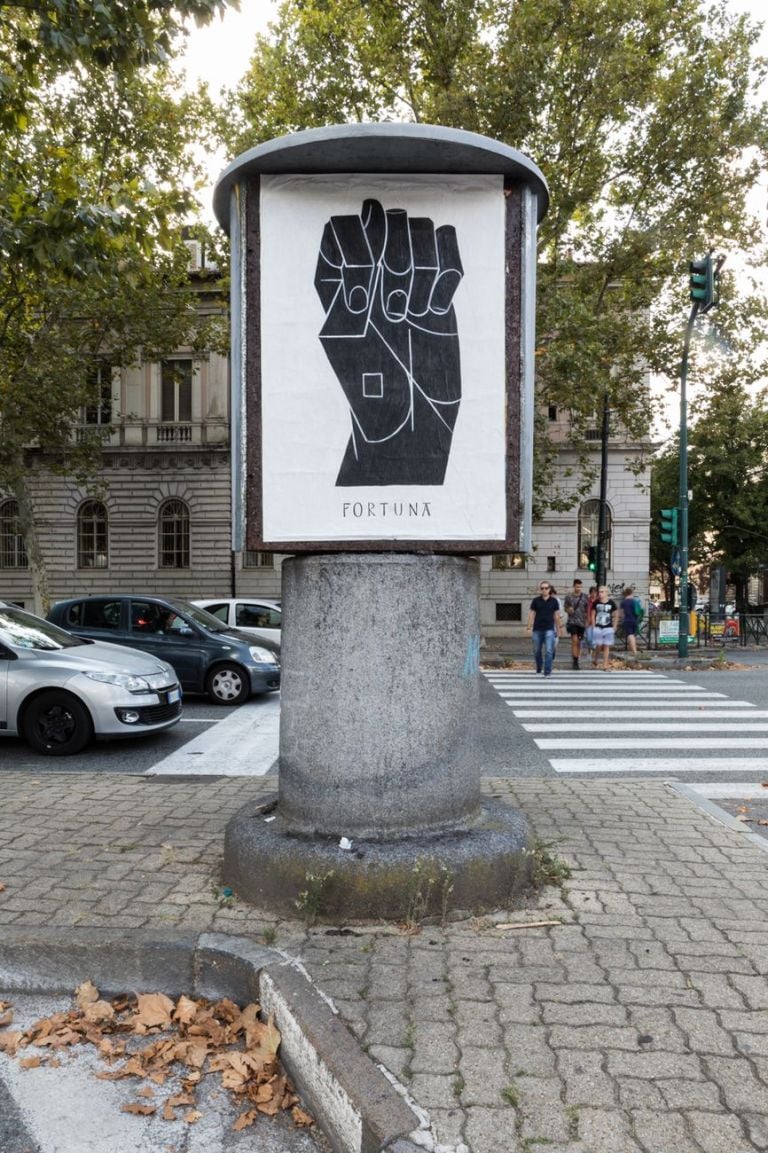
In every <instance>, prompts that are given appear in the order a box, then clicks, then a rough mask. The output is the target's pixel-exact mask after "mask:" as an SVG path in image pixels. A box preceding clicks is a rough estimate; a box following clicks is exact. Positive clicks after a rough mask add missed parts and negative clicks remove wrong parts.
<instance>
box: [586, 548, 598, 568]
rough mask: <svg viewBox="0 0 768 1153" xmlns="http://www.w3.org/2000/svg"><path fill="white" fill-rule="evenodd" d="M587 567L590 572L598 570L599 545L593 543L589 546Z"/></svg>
mask: <svg viewBox="0 0 768 1153" xmlns="http://www.w3.org/2000/svg"><path fill="white" fill-rule="evenodd" d="M587 568H588V569H589V571H590V572H595V571H596V570H597V545H596V544H591V545H588V547H587Z"/></svg>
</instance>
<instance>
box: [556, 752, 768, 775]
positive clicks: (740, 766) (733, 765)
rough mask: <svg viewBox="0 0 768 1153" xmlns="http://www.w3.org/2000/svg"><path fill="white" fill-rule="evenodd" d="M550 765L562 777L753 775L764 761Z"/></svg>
mask: <svg viewBox="0 0 768 1153" xmlns="http://www.w3.org/2000/svg"><path fill="white" fill-rule="evenodd" d="M549 763H550V765H551V766H552V768H553V769H554V770H555V772H558V773H666V774H667V776H669V777H674V776H675V775H676V774H677V773H688V772H700V773H724V774H725V773H749V772H760V771H761V769H762V763H761V761H760V760H758V759H755V760H750V759H748V758H747V757H717V756H714V757H664V758H659V759H657V758H654V757H611V759H610V761H606V760H604V759H603V758H600V759H593V758H591V757H570V758H558V757H556V758H553V759H552V760H551V761H550V762H549Z"/></svg>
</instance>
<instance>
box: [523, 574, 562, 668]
mask: <svg viewBox="0 0 768 1153" xmlns="http://www.w3.org/2000/svg"><path fill="white" fill-rule="evenodd" d="M528 632H529V633H530V634H531V638H532V640H533V659H534V660H535V662H536V672H537V673H541V672H543V673H544V676H545V677H549V676H551V675H552V661H553V660H554V656H555V639H556V638H557V637H560V636H562V635H563V626H562V621H561V620H560V605H559V603H558V600H557V598H556V597H553V596H552V590H551V586H550V585H549V584H547V583H546V581H543V582H542V583H541V584H540V585H539V595H538V596H537V597H534V598H533V600H532V601H531V607H530V610H529V612H528Z"/></svg>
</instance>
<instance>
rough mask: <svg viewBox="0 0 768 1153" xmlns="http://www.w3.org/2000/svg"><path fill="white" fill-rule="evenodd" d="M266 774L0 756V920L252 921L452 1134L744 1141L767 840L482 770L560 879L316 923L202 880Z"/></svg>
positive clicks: (597, 790) (512, 1143)
mask: <svg viewBox="0 0 768 1153" xmlns="http://www.w3.org/2000/svg"><path fill="white" fill-rule="evenodd" d="M270 784H271V782H269V781H267V782H265V781H264V780H263V779H257V780H254V779H252V778H250V779H246V778H227V779H209V780H201V779H198V780H193V781H189V780H185V781H181V780H179V779H178V778H176V779H174V781H173V783H171V782H169V781H168V780H161V781H158V779H157V778H155V779H148V778H137V777H129V776H121V777H115V776H110V777H109V778H106V777H102V776H99V775H98V774H81V773H78V774H66V775H56V776H45V777H42V776H41V777H30V776H28V775H25V774H21V773H0V883H2V884H3V885H4V886H5V888H4V890H3V891H2V893H0V934H1V933H2V931H3V927H4V926H15V927H17V928H25V927H32V926H47V927H56V928H58V929H60V930H61V932H62V935H64V934H65V933H71V932H76V930H77V929H78V928H80V927H109V928H111V929H112V930H113V932H114V933H115V935H116V936H117V937H119V935H120V934H126V935H128V934H130V932H131V930H134V931H138V930H153V931H156V930H157V929H162V927H163V926H168V927H174V928H186V929H194V930H200V931H202V930H205V929H214V930H216V931H219V932H229V933H236V934H238V935H250V936H253V937H254V938H257V939H259V940H264V939H266V940H267V941H268V942H269V943H274V944H275V945H276V946H277V947H280V948H282V949H285V950H287V951H289V952H291V953H293V954H295V955H297V956H300V957H301V958H302V959H303V961H304V963H305V964H306V966H307V968H308V970H309V971H310V972H311V974H312V975H313V977H314V979H315V980H316V981H317V983H318V985H319V986H320V987H321V988H322V989H323V990H324V991H325V992H326V993H327V994H328V995H329V996H331V997H332V998H333V1000H334V1002H335V1004H336V1005H337V1007H338V1009H339V1011H340V1012H341V1014H342V1016H343V1018H344V1019H345V1020H346V1021H347V1023H348V1024H349V1026H350V1027H351V1028H352V1030H353V1031H354V1032H355V1033H356V1034H357V1036H358V1037H359V1039H360V1041H361V1043H362V1044H363V1045H364V1046H365V1048H366V1049H367V1051H368V1052H369V1053H370V1054H371V1056H373V1057H374V1058H375V1059H377V1060H379V1061H381V1062H382V1063H383V1064H384V1065H386V1066H387V1067H388V1068H389V1069H390V1070H391V1072H392V1073H394V1074H395V1075H396V1076H397V1077H398V1078H399V1079H400V1080H401V1081H402V1082H403V1083H404V1084H405V1085H406V1086H407V1087H408V1089H409V1091H410V1093H411V1094H412V1096H413V1097H414V1099H415V1100H416V1101H417V1102H418V1104H419V1105H421V1106H422V1107H423V1108H425V1109H426V1110H428V1111H429V1113H430V1115H431V1117H432V1119H433V1121H434V1123H435V1126H436V1129H437V1133H438V1136H439V1139H440V1140H441V1141H442V1142H443V1143H444V1144H446V1145H457V1144H459V1143H460V1142H464V1143H466V1144H467V1145H468V1146H469V1147H470V1149H471V1150H472V1153H536V1150H537V1149H538V1148H539V1147H540V1148H541V1149H542V1150H543V1149H546V1150H547V1153H669V1151H671V1150H674V1153H744V1151H747V1150H764V1149H768V1013H767V1012H766V1010H767V1009H768V981H767V980H766V974H768V916H767V915H768V885H767V884H766V881H767V880H768V873H767V870H768V855H767V854H765V853H763V852H760V851H759V849H757V848H755V847H754V846H752V845H751V844H749V843H748V842H747V841H745V839H744V838H743V837H742V835H741V834H740V833H739V832H737V831H734V830H732V829H729V828H725V827H723V826H720V825H717V824H716V823H715V822H714V821H712V820H711V819H710V818H709V817H708V816H706V815H705V814H703V813H701V812H700V811H698V810H697V809H696V808H694V807H693V806H692V805H691V804H690V802H689V801H688V800H687V799H685V798H683V797H680V796H677V795H675V794H673V793H672V792H671V791H670V790H669V789H668V788H667V787H666V786H665V785H664V783H663V782H657V781H651V782H649V781H645V780H643V781H621V782H616V781H610V782H609V781H584V780H579V781H561V780H557V779H555V780H553V779H551V778H547V779H541V780H531V779H530V778H527V779H525V780H519V781H514V780H503V781H502V780H498V781H496V780H487V781H485V782H484V789H485V791H486V792H489V793H492V794H493V795H496V796H500V797H503V798H505V799H508V800H509V801H510V802H511V803H513V804H516V805H518V806H519V807H520V808H521V809H522V810H523V811H524V812H525V814H526V815H527V817H528V819H529V821H530V822H531V825H532V826H533V828H534V830H535V832H536V834H537V836H538V837H539V838H540V839H541V840H542V841H544V842H546V843H548V844H550V845H551V849H552V851H555V852H556V853H557V854H558V855H559V856H561V857H563V858H565V859H566V860H567V861H568V862H569V863H570V864H571V866H572V869H573V872H572V876H571V878H570V880H569V881H568V882H567V883H566V887H565V890H564V891H563V892H561V890H559V889H557V888H547V889H544V890H542V892H541V894H540V895H539V897H538V899H537V900H536V901H535V902H534V903H533V904H532V905H530V906H529V907H527V908H526V909H524V910H522V911H519V912H518V913H514V914H512V915H511V916H509V915H502V916H498V915H496V916H489V917H487V918H476V919H472V920H462V921H456V922H453V923H451V924H449V925H447V926H446V927H443V928H441V927H440V926H436V925H424V926H423V927H422V929H421V931H420V932H418V933H414V934H407V933H405V932H404V931H403V930H402V929H400V928H398V927H396V926H391V925H382V926H378V927H370V926H368V927H363V928H361V929H359V930H358V929H357V928H354V927H353V928H352V930H351V931H350V932H348V933H346V932H345V933H343V934H340V933H339V932H338V929H334V928H333V927H331V928H329V927H328V926H317V927H315V928H313V929H311V930H308V929H307V928H306V927H305V926H304V925H303V923H302V921H301V920H300V919H299V918H298V917H297V919H296V920H291V921H279V922H276V921H275V920H274V919H273V918H271V917H269V916H265V915H263V914H261V913H260V912H258V911H257V910H254V909H252V908H249V907H248V906H244V905H243V904H241V903H238V902H237V901H236V900H234V901H231V899H230V898H228V897H227V896H226V895H222V889H221V880H220V878H219V876H218V868H219V864H220V859H221V850H222V843H223V830H224V827H225V824H226V822H227V820H228V818H229V817H230V816H231V815H232V814H233V813H234V812H235V811H236V810H237V809H238V808H239V807H240V806H241V805H242V804H244V803H245V802H246V801H250V800H252V799H253V798H254V797H255V796H258V795H259V794H260V793H261V792H263V791H264V790H265V789H266V790H268V789H269V788H270ZM272 784H273V783H272ZM540 920H552V921H556V922H557V923H556V924H555V925H552V926H547V927H542V928H533V927H530V928H529V927H525V928H504V927H503V926H504V925H505V924H509V923H510V922H512V923H517V922H519V921H540ZM499 922H500V923H499ZM83 977H84V978H85V977H87V974H85V973H84V974H83Z"/></svg>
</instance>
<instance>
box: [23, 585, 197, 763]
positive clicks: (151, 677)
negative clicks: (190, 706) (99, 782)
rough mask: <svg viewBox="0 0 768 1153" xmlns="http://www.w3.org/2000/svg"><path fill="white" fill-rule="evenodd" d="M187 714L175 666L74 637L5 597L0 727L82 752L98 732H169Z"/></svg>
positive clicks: (57, 751)
mask: <svg viewBox="0 0 768 1153" xmlns="http://www.w3.org/2000/svg"><path fill="white" fill-rule="evenodd" d="M180 720H181V689H180V687H179V681H178V677H177V676H176V673H175V672H174V670H173V669H172V668H171V666H170V665H169V664H167V663H166V662H165V661H161V660H158V658H157V657H154V656H149V655H148V654H147V653H142V652H139V651H138V650H137V649H129V648H126V647H125V646H124V645H113V644H108V643H106V642H103V641H92V640H85V639H84V638H82V637H76V636H73V635H72V633H69V632H67V631H66V630H65V629H62V628H59V626H58V625H55V624H52V623H51V621H47V620H43V619H42V617H37V616H34V615H33V614H32V613H28V612H25V611H24V610H23V609H20V608H16V607H15V606H14V605H9V604H5V603H3V602H2V601H0V733H2V734H3V735H4V736H19V737H23V738H24V739H25V740H26V741H27V743H28V744H30V745H31V746H32V748H33V749H35V751H36V752H38V753H45V754H48V755H51V756H63V755H66V754H68V753H79V752H80V750H81V749H83V748H84V747H85V746H86V745H87V744H89V742H90V741H91V740H92V739H93V738H94V737H127V736H140V735H144V734H147V733H157V732H162V731H163V730H164V729H168V728H170V727H171V726H172V725H175V724H177V723H178V722H179V721H180Z"/></svg>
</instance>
